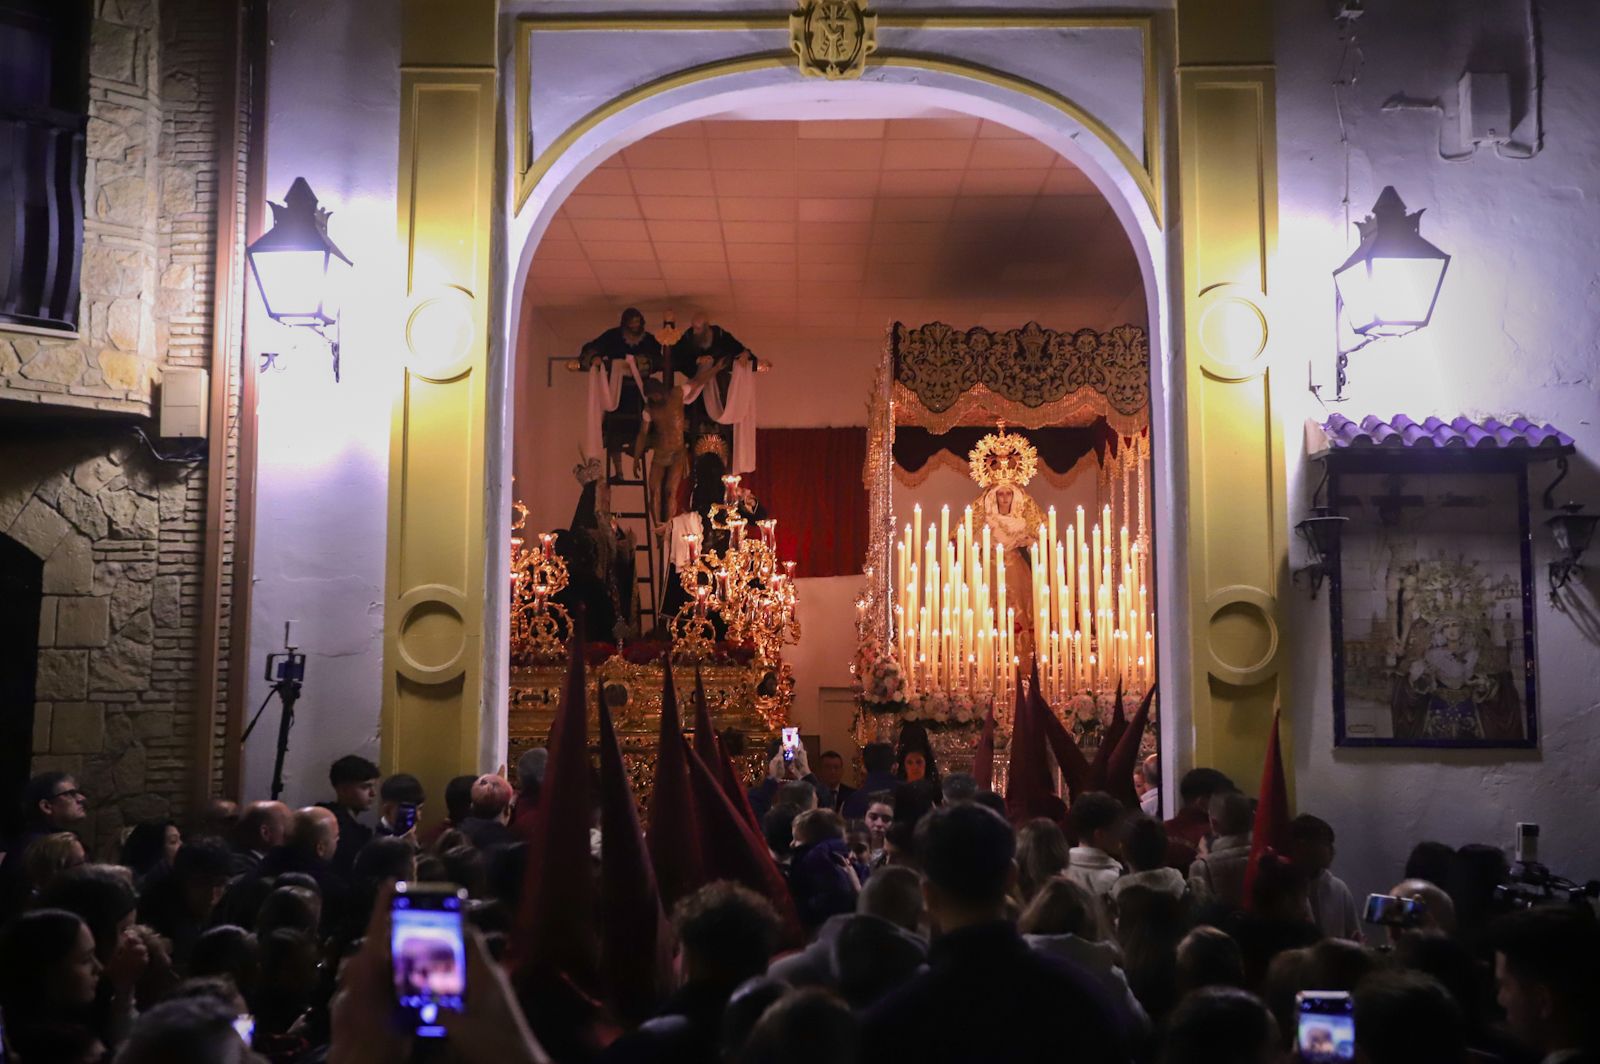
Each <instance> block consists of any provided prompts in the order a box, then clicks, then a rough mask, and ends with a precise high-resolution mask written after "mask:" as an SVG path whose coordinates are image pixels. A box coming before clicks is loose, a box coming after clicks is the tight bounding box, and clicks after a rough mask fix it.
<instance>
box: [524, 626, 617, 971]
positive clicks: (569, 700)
mask: <svg viewBox="0 0 1600 1064" xmlns="http://www.w3.org/2000/svg"><path fill="white" fill-rule="evenodd" d="M583 624H584V617H583V614H582V613H581V612H580V613H579V614H578V616H577V618H576V619H575V620H574V622H573V628H574V632H573V636H572V639H571V649H570V657H569V661H568V665H567V682H566V686H565V688H564V689H563V690H562V694H561V706H560V708H559V709H557V711H556V718H555V722H554V723H553V724H552V725H551V727H550V760H549V763H548V767H547V768H546V769H545V778H544V788H543V791H542V792H541V797H540V802H539V808H538V812H537V814H536V815H535V817H534V825H533V844H532V847H531V850H530V853H529V855H528V868H529V869H531V870H534V874H532V875H529V876H528V877H527V880H526V883H525V885H524V889H523V895H522V901H523V903H522V912H521V913H520V914H519V916H520V918H519V919H518V921H517V929H518V939H519V941H518V942H517V943H515V946H516V948H515V949H514V950H513V956H514V957H515V958H516V960H517V963H518V965H519V967H521V966H528V967H531V968H535V969H537V971H538V972H540V973H542V974H544V975H549V976H558V977H565V978H567V979H569V980H570V981H571V982H572V983H573V984H574V985H575V986H577V987H578V988H580V989H582V990H584V991H586V992H590V993H592V992H593V991H594V989H595V988H596V987H597V986H598V983H599V957H598V943H599V938H598V933H599V927H598V913H597V912H596V909H595V883H594V869H593V865H594V859H593V857H592V856H591V855H590V851H589V824H590V822H591V818H592V816H593V809H594V805H593V801H592V795H591V793H590V775H589V728H588V721H587V719H586V716H585V707H586V705H587V699H586V697H585V686H586V682H585V675H584V653H585V645H584V632H583Z"/></svg>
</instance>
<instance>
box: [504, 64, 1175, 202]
mask: <svg viewBox="0 0 1600 1064" xmlns="http://www.w3.org/2000/svg"><path fill="white" fill-rule="evenodd" d="M792 62H793V57H792V56H791V54H790V53H789V52H786V51H785V52H762V53H758V54H756V55H747V56H740V57H737V58H734V59H719V60H716V61H715V62H711V63H703V64H701V65H700V66H695V67H689V68H688V69H685V70H679V71H676V72H674V73H672V74H668V75H666V76H664V77H660V78H657V79H655V80H654V81H648V82H645V83H644V84H643V85H640V86H638V87H637V88H634V89H631V90H629V91H628V92H625V93H623V94H622V95H621V96H617V97H614V98H612V99H610V100H608V101H606V102H605V103H603V104H601V105H600V106H599V107H596V108H595V109H594V110H592V111H590V112H589V113H588V114H586V115H584V116H583V117H582V118H581V119H579V120H578V121H577V122H575V123H573V124H572V125H571V126H569V127H567V129H566V130H565V131H563V132H562V134H561V135H560V136H558V137H557V138H556V139H555V140H554V141H552V142H551V144H550V146H549V147H548V148H546V149H545V150H544V151H542V152H540V153H539V155H538V157H537V158H535V159H533V160H531V161H529V162H528V163H527V165H526V167H525V168H523V169H522V173H521V174H520V176H519V179H518V183H517V198H516V205H515V208H514V210H515V211H516V212H519V213H520V212H521V210H522V208H523V206H524V205H526V204H527V202H528V197H529V196H530V195H532V194H533V189H534V186H535V185H537V184H538V183H539V181H540V179H541V178H543V177H544V175H545V174H547V173H549V171H550V168H551V167H552V166H554V165H555V163H556V160H557V159H559V158H560V157H561V156H562V155H563V154H565V153H566V151H567V150H568V149H569V148H571V147H572V145H573V144H574V143H576V142H577V140H578V138H580V137H582V136H583V135H584V134H585V133H587V132H589V131H590V130H592V129H594V128H595V127H596V126H598V125H599V124H600V123H601V122H604V121H605V120H606V119H608V118H610V117H612V116H613V115H616V114H619V113H621V112H622V111H625V110H627V109H628V108H629V107H632V106H633V105H635V104H637V103H640V102H642V101H644V100H648V99H650V98H651V97H652V96H658V95H660V94H661V93H663V92H670V91H672V90H673V89H678V88H683V87H684V86H686V85H693V84H697V83H698V82H701V81H709V80H711V79H712V78H719V77H727V76H730V75H734V74H743V73H748V72H750V71H754V70H774V69H780V68H783V67H787V66H789V65H791V64H792ZM518 66H519V67H520V68H521V69H520V70H519V71H518V74H519V77H518V79H517V80H518V87H517V114H518V119H519V120H518V122H517V137H518V143H519V149H518V155H519V157H523V158H525V156H526V153H527V147H526V145H527V136H528V132H529V130H528V121H527V109H528V91H529V88H530V86H529V84H528V81H529V79H530V78H531V71H529V69H528V67H527V64H526V62H519V63H518ZM882 66H886V67H900V68H906V69H918V70H931V71H935V72H937V73H941V74H950V75H953V76H955V77H963V78H970V79H972V80H974V81H981V82H983V83H985V84H988V85H994V86H996V87H998V88H1002V89H1009V90H1010V91H1012V92H1018V93H1021V94H1023V95H1024V96H1028V97H1030V98H1032V99H1035V100H1038V101H1039V102H1040V103H1043V104H1046V105H1048V106H1050V107H1053V108H1055V109H1056V110H1057V111H1060V112H1061V113H1063V114H1065V115H1067V116H1068V117H1070V118H1072V119H1074V120H1075V121H1077V122H1079V123H1080V124H1082V125H1083V127H1084V128H1085V129H1088V130H1089V131H1090V132H1091V133H1093V134H1094V135H1095V136H1097V137H1099V138H1100V140H1101V141H1103V142H1104V143H1105V145H1106V147H1108V148H1110V149H1111V152H1112V154H1113V155H1115V156H1116V158H1117V161H1118V162H1120V163H1121V164H1122V165H1123V167H1124V168H1125V169H1126V170H1127V171H1128V174H1129V176H1130V177H1132V178H1133V180H1134V184H1136V185H1137V186H1138V188H1139V192H1140V193H1141V194H1142V195H1143V196H1144V199H1145V203H1146V204H1147V205H1148V206H1149V208H1150V213H1151V215H1152V216H1153V217H1154V219H1155V222H1156V225H1157V226H1160V225H1161V224H1162V222H1161V204H1160V200H1159V197H1158V196H1157V194H1156V182H1155V178H1154V176H1153V174H1152V173H1151V170H1150V169H1149V168H1148V167H1146V166H1145V165H1144V164H1143V163H1141V162H1140V161H1139V159H1138V157H1137V156H1136V155H1134V153H1133V151H1132V150H1131V149H1130V148H1129V147H1128V146H1127V145H1126V144H1124V143H1123V142H1122V140H1121V139H1120V138H1119V137H1117V135H1116V134H1115V133H1113V132H1112V131H1111V129H1110V128H1109V127H1108V126H1107V125H1106V124H1105V123H1104V122H1102V121H1100V120H1099V119H1098V118H1095V117H1094V116H1093V115H1091V114H1089V112H1087V111H1085V110H1084V109H1083V108H1082V107H1080V106H1079V105H1078V104H1077V103H1075V102H1073V101H1072V100H1071V99H1069V98H1067V97H1066V96H1063V95H1062V94H1060V93H1058V92H1056V91H1055V90H1053V89H1048V88H1046V87H1044V86H1043V85H1040V84H1038V83H1037V82H1033V81H1028V80H1027V79H1025V78H1019V77H1014V76H1012V75H1010V74H1006V73H1004V72H1002V71H999V70H995V69H993V68H991V67H986V66H982V65H980V64H977V63H966V62H962V61H960V60H956V59H943V58H939V57H937V56H929V55H922V54H917V53H899V54H887V55H886V54H884V53H882V52H879V53H878V54H876V55H875V56H873V58H872V59H871V60H869V61H868V68H869V69H870V68H872V67H882Z"/></svg>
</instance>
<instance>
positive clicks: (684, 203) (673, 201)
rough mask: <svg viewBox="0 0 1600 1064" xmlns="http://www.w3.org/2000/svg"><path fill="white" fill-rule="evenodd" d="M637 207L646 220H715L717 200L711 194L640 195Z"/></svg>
mask: <svg viewBox="0 0 1600 1064" xmlns="http://www.w3.org/2000/svg"><path fill="white" fill-rule="evenodd" d="M639 209H640V210H642V211H643V212H644V216H645V218H646V219H647V220H660V221H692V220H700V221H708V222H714V221H716V220H717V201H716V199H714V198H713V197H711V196H640V197H639Z"/></svg>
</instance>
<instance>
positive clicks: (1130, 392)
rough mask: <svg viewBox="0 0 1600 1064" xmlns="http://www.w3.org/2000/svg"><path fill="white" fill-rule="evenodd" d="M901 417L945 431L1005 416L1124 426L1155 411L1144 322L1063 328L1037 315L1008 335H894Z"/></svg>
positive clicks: (1041, 422)
mask: <svg viewBox="0 0 1600 1064" xmlns="http://www.w3.org/2000/svg"><path fill="white" fill-rule="evenodd" d="M891 354H892V359H893V376H894V396H895V420H896V421H897V422H898V423H900V424H910V425H921V426H923V427H925V428H927V429H929V430H930V431H933V432H945V431H948V430H949V429H951V428H953V427H955V426H957V425H973V424H986V423H989V422H993V421H998V420H1004V421H1007V422H1009V423H1011V424H1015V425H1020V426H1024V427H1028V428H1041V427H1043V426H1045V425H1063V424H1086V423H1088V422H1090V421H1093V420H1094V419H1095V418H1097V417H1104V418H1106V420H1107V421H1108V422H1110V423H1111V424H1112V426H1113V427H1115V428H1117V429H1118V430H1119V431H1136V430H1138V429H1141V428H1143V427H1144V425H1145V424H1146V423H1147V421H1148V418H1149V404H1150V343H1149V339H1148V338H1147V336H1146V335H1145V331H1144V329H1142V328H1140V327H1139V326H1137V325H1119V326H1117V327H1116V328H1114V329H1111V330H1109V331H1108V332H1104V333H1100V332H1095V331H1094V330H1093V329H1079V330H1078V331H1076V332H1056V331H1054V330H1052V329H1046V328H1044V327H1042V326H1041V325H1039V323H1037V322H1029V323H1028V324H1026V325H1024V326H1023V327H1022V328H1020V329H1009V330H1005V331H1001V332H995V331H991V330H989V329H984V328H972V329H967V330H965V331H959V330H956V329H953V328H951V327H950V326H948V325H945V324H943V323H942V322H933V323H930V324H928V325H923V326H920V327H916V328H912V327H910V326H907V325H904V324H902V323H899V322H896V323H895V326H894V329H893V331H892V333H891Z"/></svg>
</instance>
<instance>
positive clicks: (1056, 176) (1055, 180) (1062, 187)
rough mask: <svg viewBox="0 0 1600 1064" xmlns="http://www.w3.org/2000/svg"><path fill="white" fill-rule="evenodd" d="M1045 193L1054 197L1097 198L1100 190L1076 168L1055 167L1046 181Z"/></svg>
mask: <svg viewBox="0 0 1600 1064" xmlns="http://www.w3.org/2000/svg"><path fill="white" fill-rule="evenodd" d="M1044 191H1045V192H1046V193H1047V194H1049V195H1052V196H1095V197H1098V196H1099V195H1100V190H1099V189H1097V188H1095V187H1094V182H1093V181H1090V180H1089V178H1088V177H1087V176H1086V175H1085V174H1084V172H1083V171H1082V170H1079V169H1077V168H1076V167H1066V168H1063V167H1061V166H1059V165H1058V166H1056V167H1054V168H1053V169H1052V170H1051V171H1050V173H1049V174H1048V175H1047V176H1046V177H1045V179H1044Z"/></svg>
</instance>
